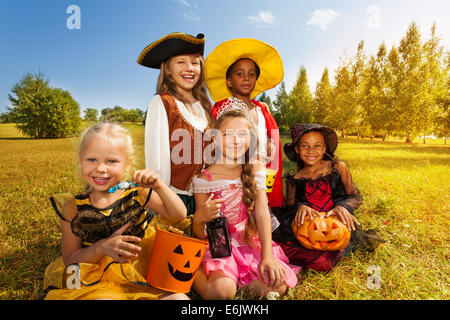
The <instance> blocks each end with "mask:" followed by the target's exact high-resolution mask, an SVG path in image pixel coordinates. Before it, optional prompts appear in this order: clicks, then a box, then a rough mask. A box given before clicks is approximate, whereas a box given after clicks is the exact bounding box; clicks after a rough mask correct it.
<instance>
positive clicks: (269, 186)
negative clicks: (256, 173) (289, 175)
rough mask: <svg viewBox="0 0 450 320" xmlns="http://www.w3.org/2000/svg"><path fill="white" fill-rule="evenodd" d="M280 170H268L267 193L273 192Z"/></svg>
mask: <svg viewBox="0 0 450 320" xmlns="http://www.w3.org/2000/svg"><path fill="white" fill-rule="evenodd" d="M277 172H278V170H273V169H266V188H267V190H266V192H272V188H273V184H274V183H275V177H276V175H277Z"/></svg>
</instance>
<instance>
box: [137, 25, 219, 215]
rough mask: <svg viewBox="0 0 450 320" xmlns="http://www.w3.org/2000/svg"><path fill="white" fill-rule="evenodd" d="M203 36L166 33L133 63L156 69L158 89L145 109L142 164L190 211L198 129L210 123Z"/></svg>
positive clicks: (199, 158)
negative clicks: (154, 173)
mask: <svg viewBox="0 0 450 320" xmlns="http://www.w3.org/2000/svg"><path fill="white" fill-rule="evenodd" d="M204 44H205V39H204V36H203V34H198V35H197V36H196V37H194V36H191V35H188V34H185V33H171V34H168V35H166V36H164V37H162V38H161V39H159V40H157V41H155V42H153V43H151V44H150V45H149V46H147V47H146V48H145V49H144V50H143V51H142V53H141V54H140V55H139V58H138V63H139V64H141V65H143V66H146V67H149V68H154V69H160V73H159V77H158V86H157V94H156V95H154V96H153V98H152V100H151V102H150V105H149V107H148V110H147V117H146V124H145V163H146V167H147V168H149V169H151V170H153V171H155V172H157V173H158V174H159V175H160V177H161V179H162V181H164V182H165V183H166V184H167V185H169V186H170V188H171V189H172V190H173V191H174V192H175V193H177V194H178V195H179V197H180V198H181V199H182V200H183V202H184V204H185V205H186V207H187V210H188V214H192V213H194V211H195V203H194V197H193V189H192V180H193V178H194V176H196V175H198V174H199V173H200V172H201V170H202V169H203V149H204V144H203V142H202V135H203V132H204V131H205V129H206V128H207V127H209V126H210V125H211V102H210V101H209V98H208V95H207V91H206V85H205V73H204V61H203V50H204Z"/></svg>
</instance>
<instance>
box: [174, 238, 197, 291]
mask: <svg viewBox="0 0 450 320" xmlns="http://www.w3.org/2000/svg"><path fill="white" fill-rule="evenodd" d="M195 251H196V252H195ZM202 254H203V252H202V249H201V248H200V247H199V246H193V245H192V244H191V243H187V242H184V243H183V242H181V243H180V244H178V245H177V246H176V248H175V249H174V250H173V252H172V254H169V259H168V261H167V265H168V268H169V273H170V274H171V275H172V277H174V278H175V279H176V280H178V281H182V282H185V281H190V280H192V278H193V277H194V275H195V272H196V271H197V268H198V266H199V265H200V262H201V258H202Z"/></svg>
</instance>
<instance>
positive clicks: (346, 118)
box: [274, 22, 450, 143]
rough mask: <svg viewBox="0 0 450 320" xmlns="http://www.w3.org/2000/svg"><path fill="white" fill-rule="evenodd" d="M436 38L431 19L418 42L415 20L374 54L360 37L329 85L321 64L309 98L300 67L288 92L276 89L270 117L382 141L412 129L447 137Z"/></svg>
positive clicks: (449, 85)
mask: <svg viewBox="0 0 450 320" xmlns="http://www.w3.org/2000/svg"><path fill="white" fill-rule="evenodd" d="M441 42H442V39H440V38H439V37H438V36H437V32H436V24H434V25H433V26H432V28H431V30H430V38H429V39H428V40H427V41H423V40H422V36H421V34H420V32H419V29H418V27H417V25H416V23H414V22H413V23H412V24H411V25H410V26H409V28H408V30H407V32H406V34H405V36H404V37H403V38H402V39H401V40H400V43H399V45H398V46H397V47H396V46H393V47H392V48H391V49H390V50H389V52H388V49H387V48H386V46H385V44H384V43H382V44H381V45H380V46H379V48H378V52H377V53H376V55H369V56H366V54H365V52H364V41H360V42H359V43H358V46H357V51H356V54H355V56H353V57H351V58H348V57H345V56H344V57H340V63H339V65H338V68H337V69H336V70H335V74H334V83H333V84H330V78H329V74H328V69H327V68H325V69H324V71H323V74H322V78H321V80H320V82H318V83H317V84H316V87H315V92H314V97H312V98H311V94H310V93H309V88H308V86H307V79H306V70H305V69H304V68H303V67H302V68H301V69H300V72H299V74H298V76H297V81H296V84H295V86H294V88H293V89H292V91H291V92H290V93H289V94H287V93H286V88H285V86H284V83H282V86H281V87H280V88H279V91H278V92H277V95H276V99H275V102H274V117H275V119H276V120H277V123H278V126H279V127H280V128H282V129H285V128H289V125H290V124H291V123H295V122H309V121H314V122H316V123H322V124H326V125H329V126H332V127H334V128H335V129H336V130H338V131H339V132H340V134H341V136H345V135H346V134H357V135H358V137H362V136H370V137H372V138H373V137H381V138H382V139H383V140H384V139H386V137H387V136H388V135H397V136H403V137H405V142H408V143H410V142H411V141H412V140H413V138H414V136H415V135H417V134H420V135H423V136H426V135H429V134H431V133H434V134H435V135H437V136H439V137H447V136H448V135H449V128H450V112H449V101H450V96H449V92H450V72H449V71H450V52H449V51H448V50H447V51H445V50H444V47H443V46H442V44H441ZM425 141H426V140H425V139H423V143H425Z"/></svg>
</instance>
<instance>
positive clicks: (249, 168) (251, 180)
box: [214, 109, 258, 240]
mask: <svg viewBox="0 0 450 320" xmlns="http://www.w3.org/2000/svg"><path fill="white" fill-rule="evenodd" d="M229 118H243V119H246V120H247V121H248V127H249V130H250V147H249V149H248V150H247V151H246V152H245V162H244V163H243V164H242V172H241V181H242V185H243V193H242V202H244V204H245V205H246V206H247V214H248V219H247V224H246V225H245V237H246V239H247V240H250V239H252V238H253V236H254V235H255V234H256V232H257V229H256V221H255V217H254V216H253V210H254V209H255V198H256V196H255V195H256V183H255V169H254V165H253V164H252V161H250V160H251V159H253V157H255V155H256V150H257V144H258V136H257V134H256V130H255V127H254V126H253V123H252V121H250V119H249V118H248V115H247V114H246V112H245V111H243V110H239V109H231V110H229V111H226V112H225V113H223V114H222V115H221V116H220V117H219V118H218V119H217V120H216V121H215V122H214V128H215V129H217V130H219V128H220V126H221V125H222V124H223V122H224V121H225V120H226V119H229ZM252 146H254V147H253V148H252Z"/></svg>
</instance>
